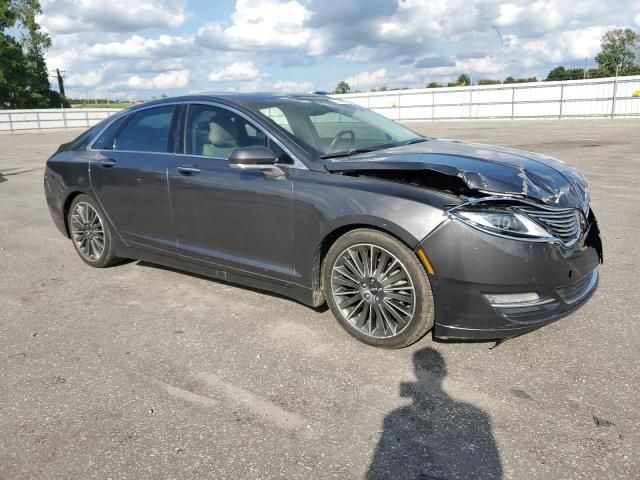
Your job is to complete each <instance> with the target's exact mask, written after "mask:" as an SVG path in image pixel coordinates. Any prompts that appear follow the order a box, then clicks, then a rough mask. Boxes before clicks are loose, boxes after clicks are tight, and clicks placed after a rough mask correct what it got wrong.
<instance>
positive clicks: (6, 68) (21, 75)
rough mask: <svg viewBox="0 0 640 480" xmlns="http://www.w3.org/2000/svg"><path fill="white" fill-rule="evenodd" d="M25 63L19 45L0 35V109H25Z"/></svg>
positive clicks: (26, 72) (26, 69) (11, 38)
mask: <svg viewBox="0 0 640 480" xmlns="http://www.w3.org/2000/svg"><path fill="white" fill-rule="evenodd" d="M27 75H28V68H27V62H26V59H25V56H24V53H23V52H22V47H21V45H20V44H19V43H18V42H17V41H16V40H15V39H14V38H13V37H10V36H9V35H5V34H4V33H0V108H7V107H8V108H23V107H27V106H28V103H27V102H26V98H27V92H26V82H25V78H26V77H27Z"/></svg>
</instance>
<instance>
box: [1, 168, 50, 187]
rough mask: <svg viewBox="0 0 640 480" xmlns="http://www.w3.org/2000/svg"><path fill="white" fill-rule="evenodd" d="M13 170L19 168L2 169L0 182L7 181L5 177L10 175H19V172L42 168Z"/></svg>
mask: <svg viewBox="0 0 640 480" xmlns="http://www.w3.org/2000/svg"><path fill="white" fill-rule="evenodd" d="M14 170H20V169H19V168H5V169H4V170H3V171H1V172H0V183H4V182H6V181H8V180H9V179H8V178H7V177H10V176H12V175H20V174H21V173H28V172H35V171H36V170H42V167H39V168H30V169H29V170H20V171H19V172H16V171H14ZM7 172H11V173H7Z"/></svg>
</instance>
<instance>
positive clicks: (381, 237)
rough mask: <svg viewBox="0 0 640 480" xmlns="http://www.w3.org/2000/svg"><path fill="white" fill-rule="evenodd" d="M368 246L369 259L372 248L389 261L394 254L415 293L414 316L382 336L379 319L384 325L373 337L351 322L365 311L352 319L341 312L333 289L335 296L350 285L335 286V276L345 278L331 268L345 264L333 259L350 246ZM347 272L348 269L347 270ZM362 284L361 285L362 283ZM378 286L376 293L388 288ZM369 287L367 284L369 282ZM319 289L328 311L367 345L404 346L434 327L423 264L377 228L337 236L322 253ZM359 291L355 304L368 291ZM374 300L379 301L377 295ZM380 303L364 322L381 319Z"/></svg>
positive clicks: (337, 281) (427, 278) (371, 268)
mask: <svg viewBox="0 0 640 480" xmlns="http://www.w3.org/2000/svg"><path fill="white" fill-rule="evenodd" d="M371 246H373V249H372V250H371V255H370V256H369V258H375V255H374V251H376V252H378V254H381V252H384V254H387V255H388V254H391V255H392V257H391V259H389V260H387V261H391V260H393V257H395V259H396V260H398V261H399V262H400V264H401V266H402V267H404V271H401V272H400V274H402V275H403V276H404V277H406V276H408V277H409V279H410V283H406V285H411V286H412V288H413V290H412V291H413V292H414V295H415V296H414V298H413V303H412V308H413V315H412V316H411V317H410V320H409V321H408V322H407V323H406V324H405V325H404V326H403V327H402V329H400V326H399V325H400V324H398V325H396V329H398V331H397V333H396V332H393V331H392V330H391V329H389V330H388V331H389V332H391V333H389V334H387V333H382V335H387V336H380V332H385V328H384V327H386V324H385V322H384V321H382V324H383V325H384V326H383V327H379V328H378V327H376V329H378V336H374V335H372V334H369V333H365V332H363V331H362V330H361V328H364V326H361V328H358V327H357V325H354V323H356V324H357V323H360V322H361V321H362V320H361V319H362V318H364V316H366V314H362V313H361V314H360V315H356V316H355V317H354V318H353V319H352V320H351V321H349V320H348V319H347V318H346V316H347V315H346V314H345V313H344V312H345V310H343V308H341V307H340V306H339V305H338V303H337V300H336V298H335V297H334V289H335V292H336V293H338V295H340V289H341V288H344V289H349V288H352V287H344V286H340V285H338V286H337V287H336V286H335V283H339V280H335V279H336V278H339V279H342V280H344V277H341V274H340V273H336V272H337V271H334V268H338V269H341V268H343V266H344V263H338V264H337V265H336V262H338V261H339V260H340V259H341V258H348V257H342V255H343V254H345V255H347V254H348V253H349V249H350V248H351V249H352V250H351V251H352V252H353V248H355V249H358V248H360V249H362V248H365V249H366V248H369V247H371ZM381 258H382V257H378V260H377V262H378V264H382V262H383V261H382V260H381ZM363 263H364V262H363ZM371 264H372V266H371V267H369V268H370V270H376V268H374V266H373V261H372V262H371ZM396 265H397V264H396ZM395 268H397V269H398V268H399V267H395ZM349 273H351V272H350V271H349ZM336 275H337V277H336ZM389 275H390V276H393V275H391V273H390V274H389ZM365 276H366V275H365ZM332 277H333V278H334V282H335V283H332ZM375 277H376V275H375V274H370V275H368V278H369V280H368V281H370V280H371V279H375ZM378 277H380V278H382V277H381V276H380V275H378ZM387 278H388V277H387ZM383 283H384V282H383ZM362 285H364V283H363V284H362ZM381 285H382V283H378V284H376V286H375V288H376V290H375V291H376V292H381V290H380V288H385V289H386V288H387V287H381ZM368 286H370V284H369V285H368ZM322 288H323V291H324V295H325V299H326V301H327V304H328V305H329V308H330V309H331V312H332V313H333V315H334V316H335V317H336V319H337V320H338V323H340V325H342V327H343V328H344V329H345V330H346V331H347V332H348V333H349V334H351V335H352V336H353V337H355V338H357V339H358V340H360V341H361V342H364V343H366V344H368V345H372V346H375V347H381V348H403V347H407V346H409V345H411V344H413V343H415V342H417V341H418V340H420V338H422V337H423V336H424V335H425V334H426V333H427V332H429V330H431V329H432V328H433V324H434V316H435V314H434V304H433V294H432V291H431V284H430V283H429V277H428V276H427V273H426V272H425V269H424V267H423V266H422V264H421V263H420V261H419V260H418V258H417V256H416V255H415V254H414V253H413V252H412V251H411V250H410V249H409V248H407V246H406V245H404V244H403V243H402V242H400V241H398V240H397V239H395V238H394V237H392V236H390V235H387V234H385V233H382V232H379V231H376V230H370V229H357V230H352V231H350V232H348V233H346V234H345V235H343V236H342V237H340V238H339V239H338V240H336V242H335V243H334V244H333V245H332V246H331V248H330V249H329V251H328V252H327V255H326V256H325V258H324V261H323V266H322ZM345 291H346V290H345ZM352 291H355V290H352ZM359 291H360V293H359V295H360V296H361V298H359V299H357V302H356V303H358V304H360V300H364V298H365V295H366V294H367V293H369V292H370V290H366V292H365V290H362V289H360V290H359ZM371 291H373V290H371ZM384 292H386V290H383V291H382V292H381V294H380V298H381V299H383V296H384V295H388V293H384ZM406 293H407V292H406V291H405V292H403V294H406ZM374 295H378V293H375V294H374ZM356 297H357V295H352V296H351V298H352V299H354V301H355V300H356ZM337 298H339V299H343V298H345V297H340V296H338V297H337ZM368 299H369V301H372V300H371V295H370V294H369V295H368ZM375 300H378V297H377V296H376V298H375ZM344 303H345V302H344V301H343V302H342V304H344ZM347 303H348V302H347ZM380 303H383V302H378V310H376V312H378V313H377V314H376V313H374V318H373V320H370V321H369V322H366V323H369V324H375V323H376V322H380V321H381V320H382V319H381V320H378V318H381V314H380V313H379V312H380V308H379V305H380ZM363 305H364V307H367V308H368V305H367V304H363ZM364 307H361V308H364ZM373 308H375V307H373ZM385 308H386V307H385ZM368 311H369V314H371V309H369V310H368ZM385 311H386V312H390V311H391V309H390V308H386V310H383V313H384V312H385ZM361 315H364V316H361ZM369 330H371V328H369Z"/></svg>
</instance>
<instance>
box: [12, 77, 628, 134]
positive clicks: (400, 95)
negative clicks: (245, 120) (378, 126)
mask: <svg viewBox="0 0 640 480" xmlns="http://www.w3.org/2000/svg"><path fill="white" fill-rule="evenodd" d="M634 95H635V96H634ZM639 95H640V75H638V76H633V77H620V78H617V79H616V78H602V79H594V80H572V81H565V82H536V83H515V84H506V85H482V86H474V87H446V88H422V89H414V90H395V91H384V92H366V93H350V94H346V95H335V97H336V98H341V99H345V100H348V101H349V102H353V103H356V104H358V105H362V106H363V107H367V108H371V109H372V110H375V111H376V112H379V113H381V114H382V115H385V116H387V117H389V118H392V119H394V120H401V121H411V120H463V119H469V120H473V119H488V118H503V119H509V118H510V119H519V118H592V117H611V118H615V117H640V96H639ZM118 111H119V110H118V109H116V108H81V109H80V108H78V109H76V108H74V109H47V110H0V132H3V131H4V132H15V131H20V130H42V129H49V128H87V127H90V126H93V125H95V124H96V123H98V122H99V121H100V120H102V119H104V118H107V117H109V116H111V115H113V114H114V113H116V112H118Z"/></svg>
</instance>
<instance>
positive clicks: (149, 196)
mask: <svg viewBox="0 0 640 480" xmlns="http://www.w3.org/2000/svg"><path fill="white" fill-rule="evenodd" d="M175 111H176V107H175V106H174V105H164V106H157V107H152V108H148V109H144V110H140V111H137V112H135V113H132V114H131V115H129V116H128V117H126V119H125V120H123V121H122V122H121V125H117V126H114V127H113V128H110V129H107V131H105V132H104V133H103V134H102V135H101V136H100V137H99V138H98V140H97V141H96V142H95V143H94V145H93V148H94V150H96V151H97V155H96V159H95V161H93V162H92V163H91V166H90V176H91V184H92V186H93V189H94V191H95V194H96V196H97V198H98V200H99V202H100V203H101V205H102V207H103V209H104V210H105V212H106V213H107V216H108V217H109V219H110V220H111V222H112V223H113V224H114V225H115V227H116V229H117V230H118V232H119V233H120V235H121V236H122V238H123V239H124V240H125V242H127V243H128V244H131V245H133V246H138V247H146V248H152V249H160V250H168V251H172V252H173V251H175V243H176V235H175V230H174V228H173V221H172V215H171V205H170V202H169V191H168V181H167V169H168V167H169V164H170V163H171V160H172V157H173V153H170V152H172V150H173V149H172V145H173V142H172V141H171V137H172V135H171V131H172V130H171V129H172V122H173V120H174V114H175ZM109 130H111V131H109Z"/></svg>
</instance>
